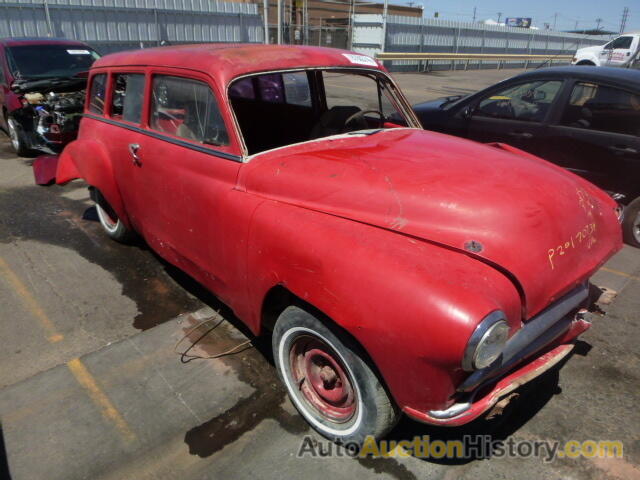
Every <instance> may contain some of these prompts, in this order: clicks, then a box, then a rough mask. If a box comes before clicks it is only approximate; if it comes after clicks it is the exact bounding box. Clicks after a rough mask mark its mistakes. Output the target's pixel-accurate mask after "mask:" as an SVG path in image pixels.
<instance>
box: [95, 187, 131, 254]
mask: <svg viewBox="0 0 640 480" xmlns="http://www.w3.org/2000/svg"><path fill="white" fill-rule="evenodd" d="M95 202H96V211H97V212H98V219H99V220H100V225H102V228H103V229H104V231H105V232H106V233H107V235H109V236H110V237H111V238H112V239H114V240H116V241H117V242H121V243H129V242H131V240H133V239H134V238H135V234H134V233H133V232H132V231H131V230H129V229H128V228H127V227H126V226H125V224H124V223H122V220H120V219H119V218H118V214H117V213H116V212H115V211H114V210H113V208H111V205H109V202H107V200H106V199H105V198H104V197H103V196H102V194H101V193H100V191H99V190H97V189H96V190H95Z"/></svg>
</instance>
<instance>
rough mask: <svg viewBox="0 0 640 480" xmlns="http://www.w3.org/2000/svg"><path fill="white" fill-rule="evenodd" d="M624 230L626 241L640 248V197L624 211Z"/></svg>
mask: <svg viewBox="0 0 640 480" xmlns="http://www.w3.org/2000/svg"><path fill="white" fill-rule="evenodd" d="M622 232H623V234H624V240H625V242H627V243H628V244H629V245H632V246H634V247H638V248H640V197H638V198H636V199H635V200H634V201H633V202H631V203H630V204H629V205H627V208H626V209H625V211H624V222H623V223H622Z"/></svg>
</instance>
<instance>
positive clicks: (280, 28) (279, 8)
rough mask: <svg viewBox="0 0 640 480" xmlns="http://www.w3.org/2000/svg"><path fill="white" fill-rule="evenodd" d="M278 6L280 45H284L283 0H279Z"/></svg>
mask: <svg viewBox="0 0 640 480" xmlns="http://www.w3.org/2000/svg"><path fill="white" fill-rule="evenodd" d="M277 8H278V45H282V0H278V2H277Z"/></svg>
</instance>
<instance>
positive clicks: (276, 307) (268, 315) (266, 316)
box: [260, 284, 392, 397]
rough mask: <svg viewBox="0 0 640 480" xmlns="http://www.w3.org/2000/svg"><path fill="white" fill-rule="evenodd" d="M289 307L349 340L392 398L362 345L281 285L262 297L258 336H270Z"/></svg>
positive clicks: (328, 316)
mask: <svg viewBox="0 0 640 480" xmlns="http://www.w3.org/2000/svg"><path fill="white" fill-rule="evenodd" d="M291 306H295V307H298V308H301V309H302V310H305V311H306V312H307V313H309V314H311V315H313V316H314V317H315V318H317V319H318V320H319V321H320V322H322V323H323V324H324V325H325V326H326V327H327V328H329V329H330V330H331V331H333V333H336V334H338V333H339V334H340V335H342V336H345V337H347V338H348V339H349V342H350V343H351V344H353V345H354V346H355V347H356V348H357V349H358V352H357V353H358V354H359V355H360V356H361V357H362V358H363V360H365V361H366V362H367V363H368V364H369V366H370V367H371V369H372V370H373V371H374V373H375V374H376V376H377V377H378V379H379V380H380V383H381V384H382V385H383V387H384V389H385V390H386V391H387V393H388V395H389V396H390V397H392V392H391V390H390V388H389V385H388V384H387V382H386V380H385V378H384V376H383V375H382V372H381V371H380V368H378V365H376V362H375V361H374V360H373V358H372V357H371V355H369V352H368V351H367V349H366V348H365V347H364V345H362V343H361V342H360V341H359V340H358V339H357V338H356V337H355V336H354V335H353V334H352V333H351V332H349V331H348V330H347V329H345V328H344V327H342V326H341V325H340V324H339V323H338V322H336V321H335V320H334V319H333V318H332V317H331V316H330V315H328V314H326V313H325V312H323V311H322V310H321V309H319V308H318V307H316V306H315V305H313V304H311V303H309V302H308V301H306V300H304V299H303V298H301V297H300V296H298V295H296V294H295V293H294V292H292V291H291V290H289V289H288V288H287V287H286V286H284V285H282V284H277V285H274V286H273V287H272V288H271V289H269V290H268V291H267V293H266V295H265V297H264V301H263V303H262V314H261V323H260V334H262V335H271V334H272V332H273V328H274V326H275V324H276V321H277V320H278V317H279V316H280V315H281V314H282V312H284V311H285V310H286V309H287V308H288V307H291Z"/></svg>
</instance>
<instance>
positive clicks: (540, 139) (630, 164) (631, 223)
mask: <svg viewBox="0 0 640 480" xmlns="http://www.w3.org/2000/svg"><path fill="white" fill-rule="evenodd" d="M413 108H414V110H415V111H416V113H417V115H418V118H419V119H420V121H421V123H422V126H423V127H424V128H425V129H428V130H436V131H439V132H444V133H448V134H451V135H457V136H461V137H465V138H470V139H473V140H477V141H479V142H503V143H508V144H511V145H513V146H515V147H518V148H521V149H523V150H526V151H528V152H531V153H533V154H535V155H538V156H540V157H542V158H544V159H546V160H549V161H550V162H553V163H556V164H558V165H560V166H562V167H565V168H567V169H569V170H571V171H573V172H574V173H576V174H578V175H581V176H583V177H585V178H587V179H588V180H590V181H591V182H593V183H594V184H596V185H598V186H599V187H601V188H603V189H604V190H606V191H608V192H610V194H611V195H612V196H613V197H614V198H616V199H617V200H618V201H619V202H620V203H621V204H623V205H625V206H626V208H625V221H624V226H623V228H624V234H625V240H626V241H627V243H629V244H631V245H634V246H636V247H640V71H638V70H628V69H620V68H606V67H582V66H580V67H554V68H544V69H539V70H533V71H530V72H526V73H523V74H521V75H518V76H515V77H513V78H510V79H508V80H504V81H502V82H500V83H497V84H495V85H493V86H491V87H489V88H486V89H484V90H482V91H480V92H478V93H475V94H472V95H467V96H455V97H446V98H440V99H438V100H433V101H430V102H425V103H420V104H417V105H414V107H413Z"/></svg>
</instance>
